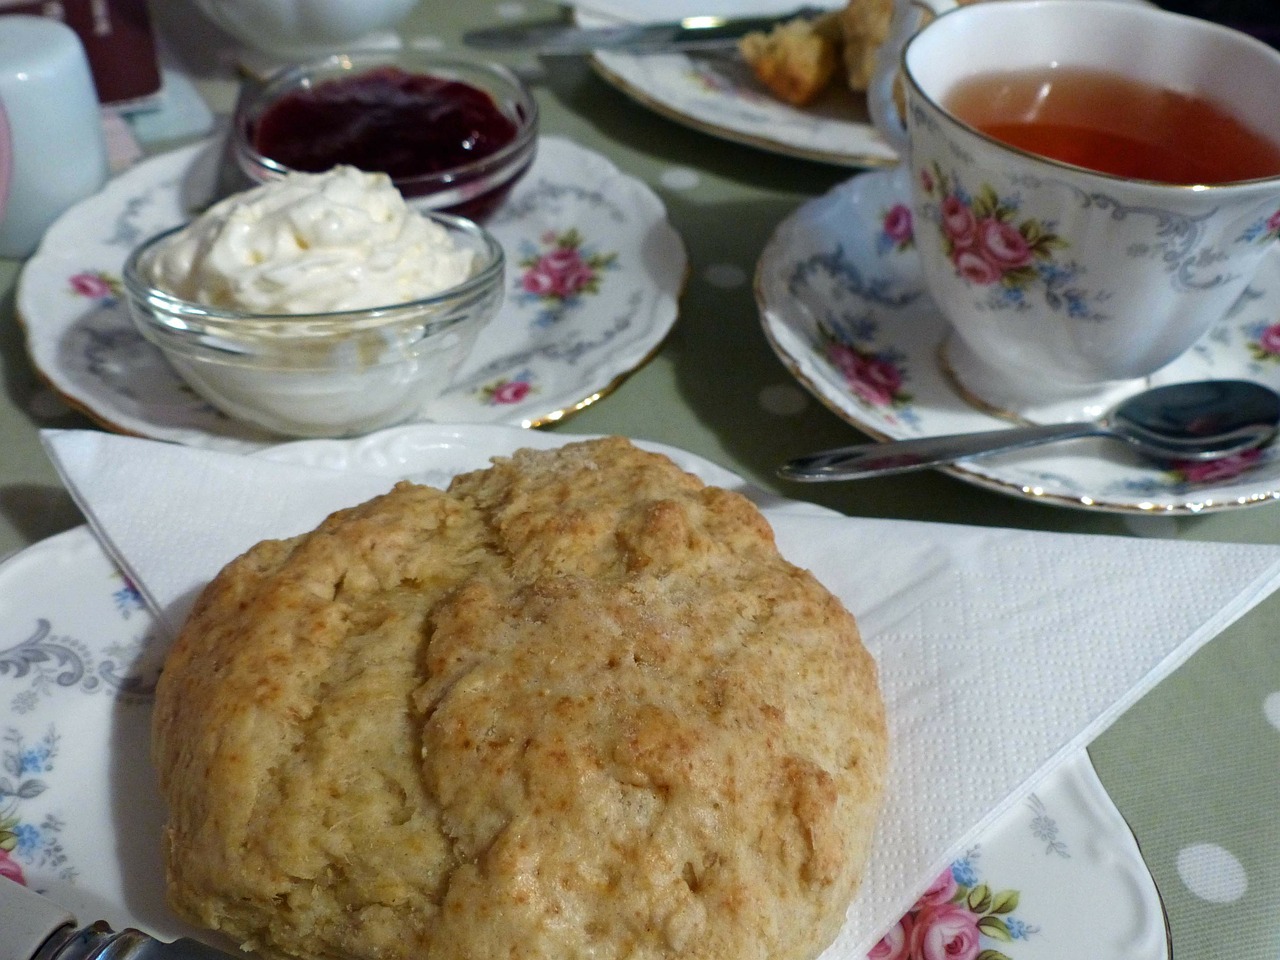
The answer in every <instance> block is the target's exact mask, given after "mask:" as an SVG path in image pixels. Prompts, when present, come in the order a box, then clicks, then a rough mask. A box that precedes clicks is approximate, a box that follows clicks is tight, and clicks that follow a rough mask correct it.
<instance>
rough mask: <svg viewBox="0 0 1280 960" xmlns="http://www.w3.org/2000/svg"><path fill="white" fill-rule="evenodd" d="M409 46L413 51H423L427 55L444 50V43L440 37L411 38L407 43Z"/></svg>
mask: <svg viewBox="0 0 1280 960" xmlns="http://www.w3.org/2000/svg"><path fill="white" fill-rule="evenodd" d="M409 46H410V47H411V48H413V49H414V50H425V51H426V52H428V53H439V52H440V51H441V50H443V49H444V48H445V42H444V40H443V38H441V37H413V38H412V39H411V40H410V41H409Z"/></svg>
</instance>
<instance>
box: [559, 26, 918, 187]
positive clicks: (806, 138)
mask: <svg viewBox="0 0 1280 960" xmlns="http://www.w3.org/2000/svg"><path fill="white" fill-rule="evenodd" d="M575 16H576V19H577V21H578V22H579V23H582V24H583V25H584V26H600V25H604V24H607V23H616V22H617V21H616V20H609V19H606V18H603V17H601V16H600V15H598V14H592V13H587V12H584V11H577V12H576V14H575ZM591 62H592V65H593V66H594V67H595V69H596V72H597V73H599V74H600V76H602V77H603V78H604V79H605V80H607V81H608V82H609V83H611V84H613V85H614V86H615V87H617V88H618V89H619V90H621V91H622V92H623V93H625V94H627V95H628V96H629V97H631V98H632V99H634V100H636V101H638V102H640V103H642V104H644V105H645V106H647V107H649V108H650V109H651V110H654V111H655V112H657V113H660V114H662V115H663V116H665V117H667V118H669V119H672V120H675V121H677V122H679V123H683V124H685V125H686V126H690V127H693V128H694V129H695V130H701V131H703V132H704V133H710V134H712V135H713V136H717V137H720V138H722V139H725V140H732V141H735V142H737V143H745V144H747V145H748V146H753V147H759V148H760V149H762V150H768V151H770V152H772V153H780V154H783V155H785V156H789V157H800V158H802V159H805V160H817V161H820V162H822V163H831V164H836V165H839V166H846V167H883V166H887V165H889V164H891V163H893V162H894V161H895V160H896V158H897V155H896V154H895V153H894V151H893V149H892V148H891V147H890V146H889V145H888V143H886V142H885V141H884V139H883V138H882V137H881V136H880V134H879V133H877V132H876V129H875V127H873V126H872V125H871V120H870V117H869V115H868V113H867V103H866V98H865V97H863V96H861V95H859V94H855V93H853V92H851V91H850V90H848V89H847V88H846V87H845V86H844V85H843V84H840V83H834V84H832V86H831V89H830V90H828V91H827V92H826V93H824V94H822V96H820V97H819V98H818V100H817V101H816V102H814V103H813V104H811V105H809V106H807V107H805V108H803V109H801V108H799V107H793V106H791V105H790V104H788V103H785V102H783V101H782V100H779V99H778V98H777V97H775V96H773V95H772V94H770V93H769V92H768V91H767V90H766V89H765V88H764V87H763V86H762V85H761V84H760V82H759V81H758V80H756V78H755V77H754V76H753V75H752V73H751V70H750V69H749V68H748V67H747V65H746V64H745V63H744V62H743V61H742V58H741V57H739V56H738V55H737V53H736V52H734V51H728V52H700V53H687V54H686V53H664V54H643V55H636V54H628V53H616V52H610V51H598V52H596V53H595V54H594V55H593V57H592V61H591Z"/></svg>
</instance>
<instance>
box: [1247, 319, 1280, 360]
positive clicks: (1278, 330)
mask: <svg viewBox="0 0 1280 960" xmlns="http://www.w3.org/2000/svg"><path fill="white" fill-rule="evenodd" d="M1250 332H1251V333H1252V334H1253V339H1251V340H1248V341H1246V346H1247V347H1248V349H1249V353H1250V354H1251V355H1252V356H1253V359H1255V360H1258V361H1260V362H1264V363H1267V362H1269V363H1280V323H1272V324H1258V325H1257V326H1256V327H1255V328H1254V329H1253V330H1252V331H1250Z"/></svg>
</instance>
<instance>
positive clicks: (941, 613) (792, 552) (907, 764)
mask: <svg viewBox="0 0 1280 960" xmlns="http://www.w3.org/2000/svg"><path fill="white" fill-rule="evenodd" d="M512 433H513V434H515V433H516V432H515V431H512ZM560 439H566V440H567V439H569V438H556V440H557V441H558V440H560ZM517 442H518V441H516V440H513V441H512V444H513V446H514V445H515V444H516V443H517ZM45 444H46V448H47V449H48V451H49V453H50V455H51V457H52V459H53V461H54V463H55V464H56V465H57V468H58V470H59V471H60V473H61V474H62V476H63V479H64V480H65V482H66V484H67V486H68V488H69V489H70V490H71V491H72V493H73V494H74V495H75V497H76V499H77V501H78V502H79V503H80V505H81V507H82V508H83V509H84V512H85V514H86V516H87V517H88V518H89V520H90V523H91V524H92V526H93V528H94V530H95V531H96V532H97V534H98V536H99V538H100V539H101V540H102V541H103V543H104V545H105V546H106V547H107V549H108V551H109V552H110V553H111V554H112V556H114V557H115V558H116V559H117V560H118V561H120V562H121V563H122V565H123V566H124V567H125V569H126V570H127V571H128V572H129V574H130V575H131V576H132V577H133V578H134V580H135V582H136V583H137V585H138V586H139V587H140V588H144V589H145V593H146V595H147V596H148V597H149V598H150V599H151V601H152V602H153V603H154V604H155V605H156V606H157V608H158V609H159V610H161V611H162V612H163V614H164V616H165V622H166V623H168V624H170V625H171V626H172V625H176V624H178V623H180V622H181V619H182V617H183V616H185V613H186V610H187V609H188V608H189V605H190V602H191V600H192V598H193V595H194V592H195V591H197V590H198V589H199V588H200V587H201V586H203V584H204V583H205V582H207V580H208V579H209V578H210V577H211V576H213V574H214V573H216V572H217V570H218V569H219V568H220V567H221V565H222V564H223V563H225V562H226V561H228V560H230V559H231V558H232V557H234V556H235V555H237V554H238V553H239V552H241V551H242V550H244V549H246V548H247V547H249V546H250V545H251V544H253V543H254V542H256V541H257V540H259V539H262V538H264V537H268V536H288V535H291V534H294V533H298V532H300V531H302V530H306V529H309V528H310V527H311V526H313V525H314V524H315V523H316V522H318V521H319V519H320V518H321V517H322V516H323V515H324V514H326V513H327V512H329V511H330V510H331V509H333V508H336V507H339V506H346V505H351V504H354V503H357V502H359V501H361V500H364V499H367V498H368V497H369V496H372V495H374V494H376V493H379V492H381V491H382V490H385V489H387V488H388V487H389V486H390V482H391V479H390V477H389V475H388V474H389V473H390V472H394V470H395V464H394V463H391V462H384V463H381V464H375V465H374V466H372V467H370V469H371V470H378V471H380V472H381V473H382V475H369V474H361V473H354V472H342V471H338V470H325V469H319V468H310V467H300V466H293V465H288V464H282V463H275V462H271V461H268V460H263V459H259V458H242V457H240V456H238V455H235V454H226V453H217V452H212V451H204V450H196V449H192V448H186V447H176V446H170V445H167V444H162V443H157V442H153V441H148V440H139V439H134V438H128V437H118V436H112V435H109V434H103V433H97V432H89V431H66V432H47V433H46V434H45ZM765 513H766V515H767V516H768V517H769V519H770V521H771V523H773V525H774V529H775V532H776V534H777V538H778V543H779V547H780V548H781V549H782V552H783V553H784V554H785V555H786V556H787V557H788V558H790V559H791V560H792V561H793V562H795V563H798V564H800V565H801V566H805V567H808V568H809V569H811V570H813V571H814V572H815V573H816V574H817V575H818V577H819V578H820V579H821V580H822V581H823V582H824V583H825V584H826V585H827V586H828V587H829V588H830V589H831V590H833V591H834V592H835V593H836V594H838V595H839V596H840V597H841V598H842V599H843V600H844V602H845V603H846V605H847V606H848V607H849V608H850V609H851V610H853V611H854V613H855V615H856V616H857V617H858V620H859V623H860V625H861V627H862V630H863V633H864V636H865V638H866V641H867V645H868V646H869V648H870V649H871V651H872V653H873V654H874V655H875V657H876V659H877V661H878V662H879V665H880V671H881V683H882V686H883V689H884V694H885V699H886V702H887V706H888V713H889V720H890V735H891V749H892V765H891V772H890V777H889V783H888V792H887V798H886V805H885V810H884V813H883V816H882V819H881V823H880V826H879V829H878V833H877V836H876V840H875V846H874V850H873V853H872V858H871V863H870V866H869V869H868V873H867V876H866V879H865V881H864V884H863V890H862V892H861V893H860V894H859V896H858V898H857V899H856V900H855V902H854V903H853V905H852V906H851V908H850V910H849V914H848V920H847V923H846V924H845V927H844V929H843V931H842V932H841V935H840V937H839V939H838V940H837V941H836V943H835V944H834V945H833V946H832V947H831V949H830V950H829V951H828V953H827V954H826V956H827V957H828V958H830V960H834V958H837V957H838V958H841V960H855V958H861V957H863V956H864V955H865V954H866V952H867V950H868V949H869V948H870V947H871V946H873V945H874V943H875V942H876V940H877V939H878V938H879V937H880V936H881V934H882V933H883V931H884V930H886V929H887V928H888V927H890V926H891V925H892V924H893V923H895V922H896V921H897V919H898V917H899V916H901V915H902V914H903V913H904V912H905V911H906V909H907V908H908V907H910V905H911V904H912V902H913V901H914V900H915V898H916V897H917V895H918V894H919V892H920V891H921V890H923V888H924V887H926V886H927V885H928V884H929V882H930V881H932V880H933V878H934V877H935V876H936V875H937V874H938V873H939V872H940V871H941V870H942V869H943V868H944V867H945V866H946V865H947V864H948V863H950V862H951V860H953V859H954V858H955V857H956V856H958V855H959V854H960V853H961V852H962V851H964V850H965V849H966V848H967V847H968V846H969V845H970V844H971V843H972V842H973V840H974V839H975V838H976V837H977V835H978V834H979V833H981V831H982V830H983V828H984V827H985V826H987V824H989V823H990V822H991V821H992V820H993V819H995V818H996V817H998V816H999V815H1000V814H1001V813H1002V812H1003V811H1004V810H1005V809H1007V808H1008V807H1009V806H1010V805H1011V804H1014V803H1017V802H1019V801H1020V800H1021V799H1022V798H1023V797H1025V796H1026V794H1027V793H1028V792H1029V791H1030V790H1031V789H1032V788H1033V787H1034V786H1035V783H1036V782H1037V781H1038V780H1039V779H1040V777H1042V776H1043V775H1044V774H1045V773H1047V772H1048V771H1049V770H1051V769H1053V768H1054V767H1055V766H1056V765H1057V764H1058V763H1059V762H1061V760H1063V759H1064V758H1065V757H1067V756H1069V755H1071V754H1072V753H1074V752H1075V751H1076V750H1078V749H1079V748H1080V747H1082V746H1083V745H1085V744H1087V743H1088V742H1089V741H1090V740H1091V739H1092V738H1093V737H1095V736H1096V735H1097V734H1098V733H1099V732H1100V731H1101V730H1102V729H1104V728H1105V727H1106V726H1107V725H1108V724H1109V723H1111V722H1112V721H1113V720H1114V719H1115V718H1116V717H1117V716H1118V715H1119V714H1120V713H1121V712H1122V711H1123V710H1124V709H1125V708H1126V707H1127V706H1129V705H1130V704H1131V703H1133V702H1134V701H1135V700H1136V699H1137V698H1138V697H1140V696H1141V695H1142V694H1143V693H1144V692H1145V691H1146V690H1148V689H1150V688H1151V687H1152V686H1153V685H1154V684H1155V683H1156V682H1157V681H1158V680H1159V679H1160V678H1161V677H1163V676H1165V675H1166V674H1168V673H1169V671H1171V670H1172V669H1173V668H1174V667H1176V666H1177V665H1178V664H1180V663H1182V662H1183V661H1184V660H1185V659H1186V658H1187V657H1188V656H1190V655H1191V653H1192V652H1194V651H1195V650H1196V649H1197V648H1198V647H1200V646H1201V645H1202V644H1203V643H1204V642H1205V641H1207V640H1209V639H1210V638H1211V637H1213V636H1214V635H1215V634H1217V633H1219V632H1220V631H1221V630H1222V629H1223V628H1224V627H1226V625H1227V624H1229V623H1230V622H1231V621H1233V620H1234V619H1236V618H1237V617H1239V616H1241V615H1242V614H1243V613H1244V612H1246V611H1247V610H1248V609H1249V608H1250V607H1252V606H1253V605H1254V604H1256V603H1257V602H1258V601H1259V600H1261V599H1262V598H1263V597H1265V596H1266V595H1267V594H1268V593H1270V592H1271V591H1272V590H1274V589H1275V588H1276V587H1277V586H1278V585H1280V547H1267V546H1251V545H1242V544H1210V543H1188V542H1175V541H1156V540H1140V539H1128V538H1119V537H1097V536H1082V535H1066V534H1044V533H1034V532H1027V531H1015V530H1002V529H990V528H977V527H966V526H953V525H944V524H927V523H917V522H909V521H893V520H866V519H857V518H845V517H839V516H835V515H832V514H828V513H823V512H820V511H818V510H816V508H815V509H796V508H795V505H794V504H793V505H791V506H790V507H787V506H766V507H765Z"/></svg>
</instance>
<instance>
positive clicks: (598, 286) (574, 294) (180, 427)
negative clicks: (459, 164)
mask: <svg viewBox="0 0 1280 960" xmlns="http://www.w3.org/2000/svg"><path fill="white" fill-rule="evenodd" d="M219 149H220V144H219V143H218V141H217V140H209V141H205V142H203V143H200V144H195V145H192V146H189V147H184V148H182V149H180V150H176V151H174V152H171V153H166V154H162V155H160V156H157V157H154V158H152V159H150V160H147V161H145V162H143V163H140V164H139V165H138V166H136V167H134V168H132V169H131V170H129V171H127V172H126V173H124V174H123V175H122V176H120V177H118V178H117V179H115V180H113V181H111V182H110V183H109V184H108V185H107V186H106V188H105V189H104V190H103V191H102V192H100V193H98V194H96V195H95V196H93V197H90V198H89V199H87V200H85V201H83V202H81V203H80V204H77V205H76V206H74V207H72V208H71V209H70V210H68V211H67V212H66V213H65V214H63V216H62V217H61V218H60V219H59V220H57V221H56V222H55V223H54V224H53V226H52V227H50V228H49V231H48V233H47V234H46V235H45V239H44V241H43V242H42V243H41V245H40V248H39V249H38V250H37V251H36V253H35V255H34V256H33V257H32V258H31V260H30V261H29V262H28V263H27V265H26V266H25V267H24V269H23V272H22V276H21V279H20V281H19V286H18V293H17V314H18V317H19V319H20V320H21V322H22V323H23V325H24V326H25V327H26V334H27V349H28V352H29V353H30V355H31V358H32V361H33V362H34V364H35V366H36V368H37V370H38V371H39V372H40V373H41V375H42V376H43V377H44V378H45V379H46V380H47V381H48V382H49V384H50V385H51V386H52V387H53V389H54V390H56V391H57V392H58V393H59V394H61V395H62V397H63V398H64V399H65V400H66V401H67V402H68V403H70V404H71V405H72V406H74V407H76V408H77V409H79V410H82V411H83V412H85V413H86V414H88V415H89V416H90V417H91V418H92V419H94V420H95V421H97V422H98V423H100V424H101V425H103V426H105V427H107V428H108V429H111V430H116V431H119V432H122V433H132V434H137V435H139V436H144V437H149V438H151V439H155V440H170V441H175V442H178V443H185V444H190V445H193V446H202V447H211V448H218V449H225V450H237V451H246V450H252V449H258V448H260V447H263V446H265V445H267V444H270V443H278V442H279V441H280V438H279V437H274V436H271V435H268V434H266V433H264V432H261V431H259V430H257V429H255V428H253V427H250V426H247V425H245V424H242V423H240V422H238V421H235V420H232V419H230V418H229V417H227V416H225V415H224V414H222V413H220V412H219V411H217V410H215V409H214V408H213V407H212V406H211V405H210V404H208V403H207V402H205V401H204V400H203V399H201V398H200V397H198V396H197V395H196V394H195V393H194V392H192V391H191V390H190V388H188V387H187V386H186V385H185V384H184V383H183V382H182V381H181V379H180V378H179V377H178V376H177V374H175V373H174V372H173V371H172V370H171V369H170V368H169V366H168V365H167V364H166V363H165V361H164V359H163V358H162V357H161V355H160V352H159V351H158V350H157V349H156V348H155V347H153V346H152V345H151V344H149V343H147V342H146V341H145V340H143V339H142V336H141V335H140V334H139V333H138V332H137V330H136V329H135V327H134V325H133V321H132V320H131V319H130V317H129V314H128V308H127V305H126V304H125V301H124V298H123V296H122V291H121V287H120V271H121V267H122V266H123V264H124V261H125V257H126V256H127V255H128V254H129V252H130V250H132V249H133V247H134V246H135V245H137V244H138V243H139V242H141V241H142V240H144V239H146V238H147V237H149V236H151V235H152V234H154V233H157V232H158V231H160V230H162V229H165V228H168V227H172V226H176V225H177V224H179V223H182V222H183V221H185V220H187V219H189V218H190V217H191V216H192V215H193V211H196V210H199V209H200V208H201V207H202V206H204V205H205V203H206V202H207V200H208V198H209V197H210V196H211V195H212V194H211V191H212V189H213V188H212V185H213V183H214V182H215V172H216V162H217V159H218V155H219ZM485 226H487V227H488V228H489V230H490V231H491V232H492V233H493V234H494V236H495V237H497V238H498V240H499V242H500V243H501V244H502V246H503V248H504V250H505V251H506V255H507V278H506V287H505V289H506V297H505V301H504V302H503V305H502V307H501V309H500V310H499V312H498V314H497V316H496V317H495V318H494V320H493V321H492V323H491V324H490V325H489V326H488V327H487V328H486V329H485V330H484V331H483V332H482V333H481V335H480V339H479V340H478V342H477V343H476V346H475V348H474V349H473V350H472V353H471V355H470V356H469V357H468V358H467V360H466V361H464V363H463V365H462V367H461V368H460V369H459V371H458V373H457V374H456V375H455V377H454V380H453V383H452V385H451V386H450V387H449V389H448V390H447V391H446V392H445V394H444V395H443V396H442V397H441V398H439V399H438V400H436V401H432V402H431V403H430V404H429V405H428V406H427V407H426V409H424V410H423V411H422V414H421V416H420V417H419V418H417V421H418V422H421V421H434V422H449V423H491V424H505V425H512V426H524V427H536V426H541V425H543V424H546V423H551V422H553V421H556V420H559V419H561V418H563V417H565V416H566V415H568V414H570V413H572V412H574V411H575V410H578V409H581V408H582V407H584V406H586V405H587V404H589V403H592V402H593V401H595V400H597V399H599V398H600V397H602V396H604V395H606V394H607V393H609V392H610V391H611V390H612V389H613V388H614V387H615V386H617V385H618V384H619V383H621V381H622V380H623V379H625V378H626V376H627V375H628V374H630V373H631V372H633V371H634V370H636V369H637V368H639V367H640V366H642V365H643V364H644V363H645V362H646V361H647V360H648V359H649V358H650V357H651V356H653V354H654V353H655V352H656V351H657V349H658V347H659V346H660V345H661V343H662V341H663V339H664V338H665V337H666V335H667V333H668V332H669V331H670V329H671V327H672V325H673V324H674V323H675V320H676V311H677V298H678V296H679V293H680V291H681V289H682V287H683V284H684V278H685V272H686V256H685V251H684V244H683V243H682V241H681V240H680V237H679V235H678V234H677V233H676V232H675V230H674V229H673V228H672V227H671V225H670V224H669V223H668V221H667V217H666V209H665V207H664V206H663V204H662V201H661V200H660V199H659V198H658V197H657V195H656V194H654V193H653V191H652V190H650V189H649V188H648V187H647V186H646V185H645V184H643V183H641V182H640V181H639V180H636V179H634V178H633V177H630V176H628V175H626V174H623V173H622V172H621V171H620V170H618V168H617V167H615V166H614V165H613V164H612V163H611V162H610V161H608V160H607V159H605V158H604V157H602V156H601V155H600V154H598V153H595V152H593V151H590V150H587V149H585V148H583V147H580V146H578V145H576V144H574V143H572V142H570V141H568V140H563V139H560V138H557V137H544V138H542V139H541V140H540V141H539V144H538V154H537V157H536V159H535V160H534V163H533V166H532V168H531V169H530V170H529V172H528V173H527V174H526V175H525V176H524V178H523V179H522V180H521V181H520V182H519V183H518V184H517V185H516V187H515V189H514V190H513V191H512V193H511V195H510V196H509V197H508V198H507V199H506V201H504V203H503V205H502V206H501V207H499V208H498V209H497V211H495V212H494V214H493V215H492V216H491V217H490V218H489V219H488V221H486V223H485ZM553 251H554V252H556V254H557V257H556V259H555V260H554V261H552V260H548V259H545V258H546V255H547V254H549V253H551V252H553ZM566 257H570V258H571V259H572V260H573V262H574V264H576V265H577V266H578V268H579V271H578V272H577V273H576V274H575V276H577V277H584V276H585V277H586V278H587V279H588V282H586V283H583V282H580V281H575V282H574V284H573V288H572V289H569V288H566V287H565V285H564V282H563V281H562V280H558V279H557V276H559V275H558V274H557V275H556V276H553V275H552V273H553V272H554V270H553V269H552V268H553V267H554V266H555V265H556V264H557V263H559V262H560V261H562V260H564V259H565V258H566ZM547 264H551V266H547ZM562 272H563V271H562Z"/></svg>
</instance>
